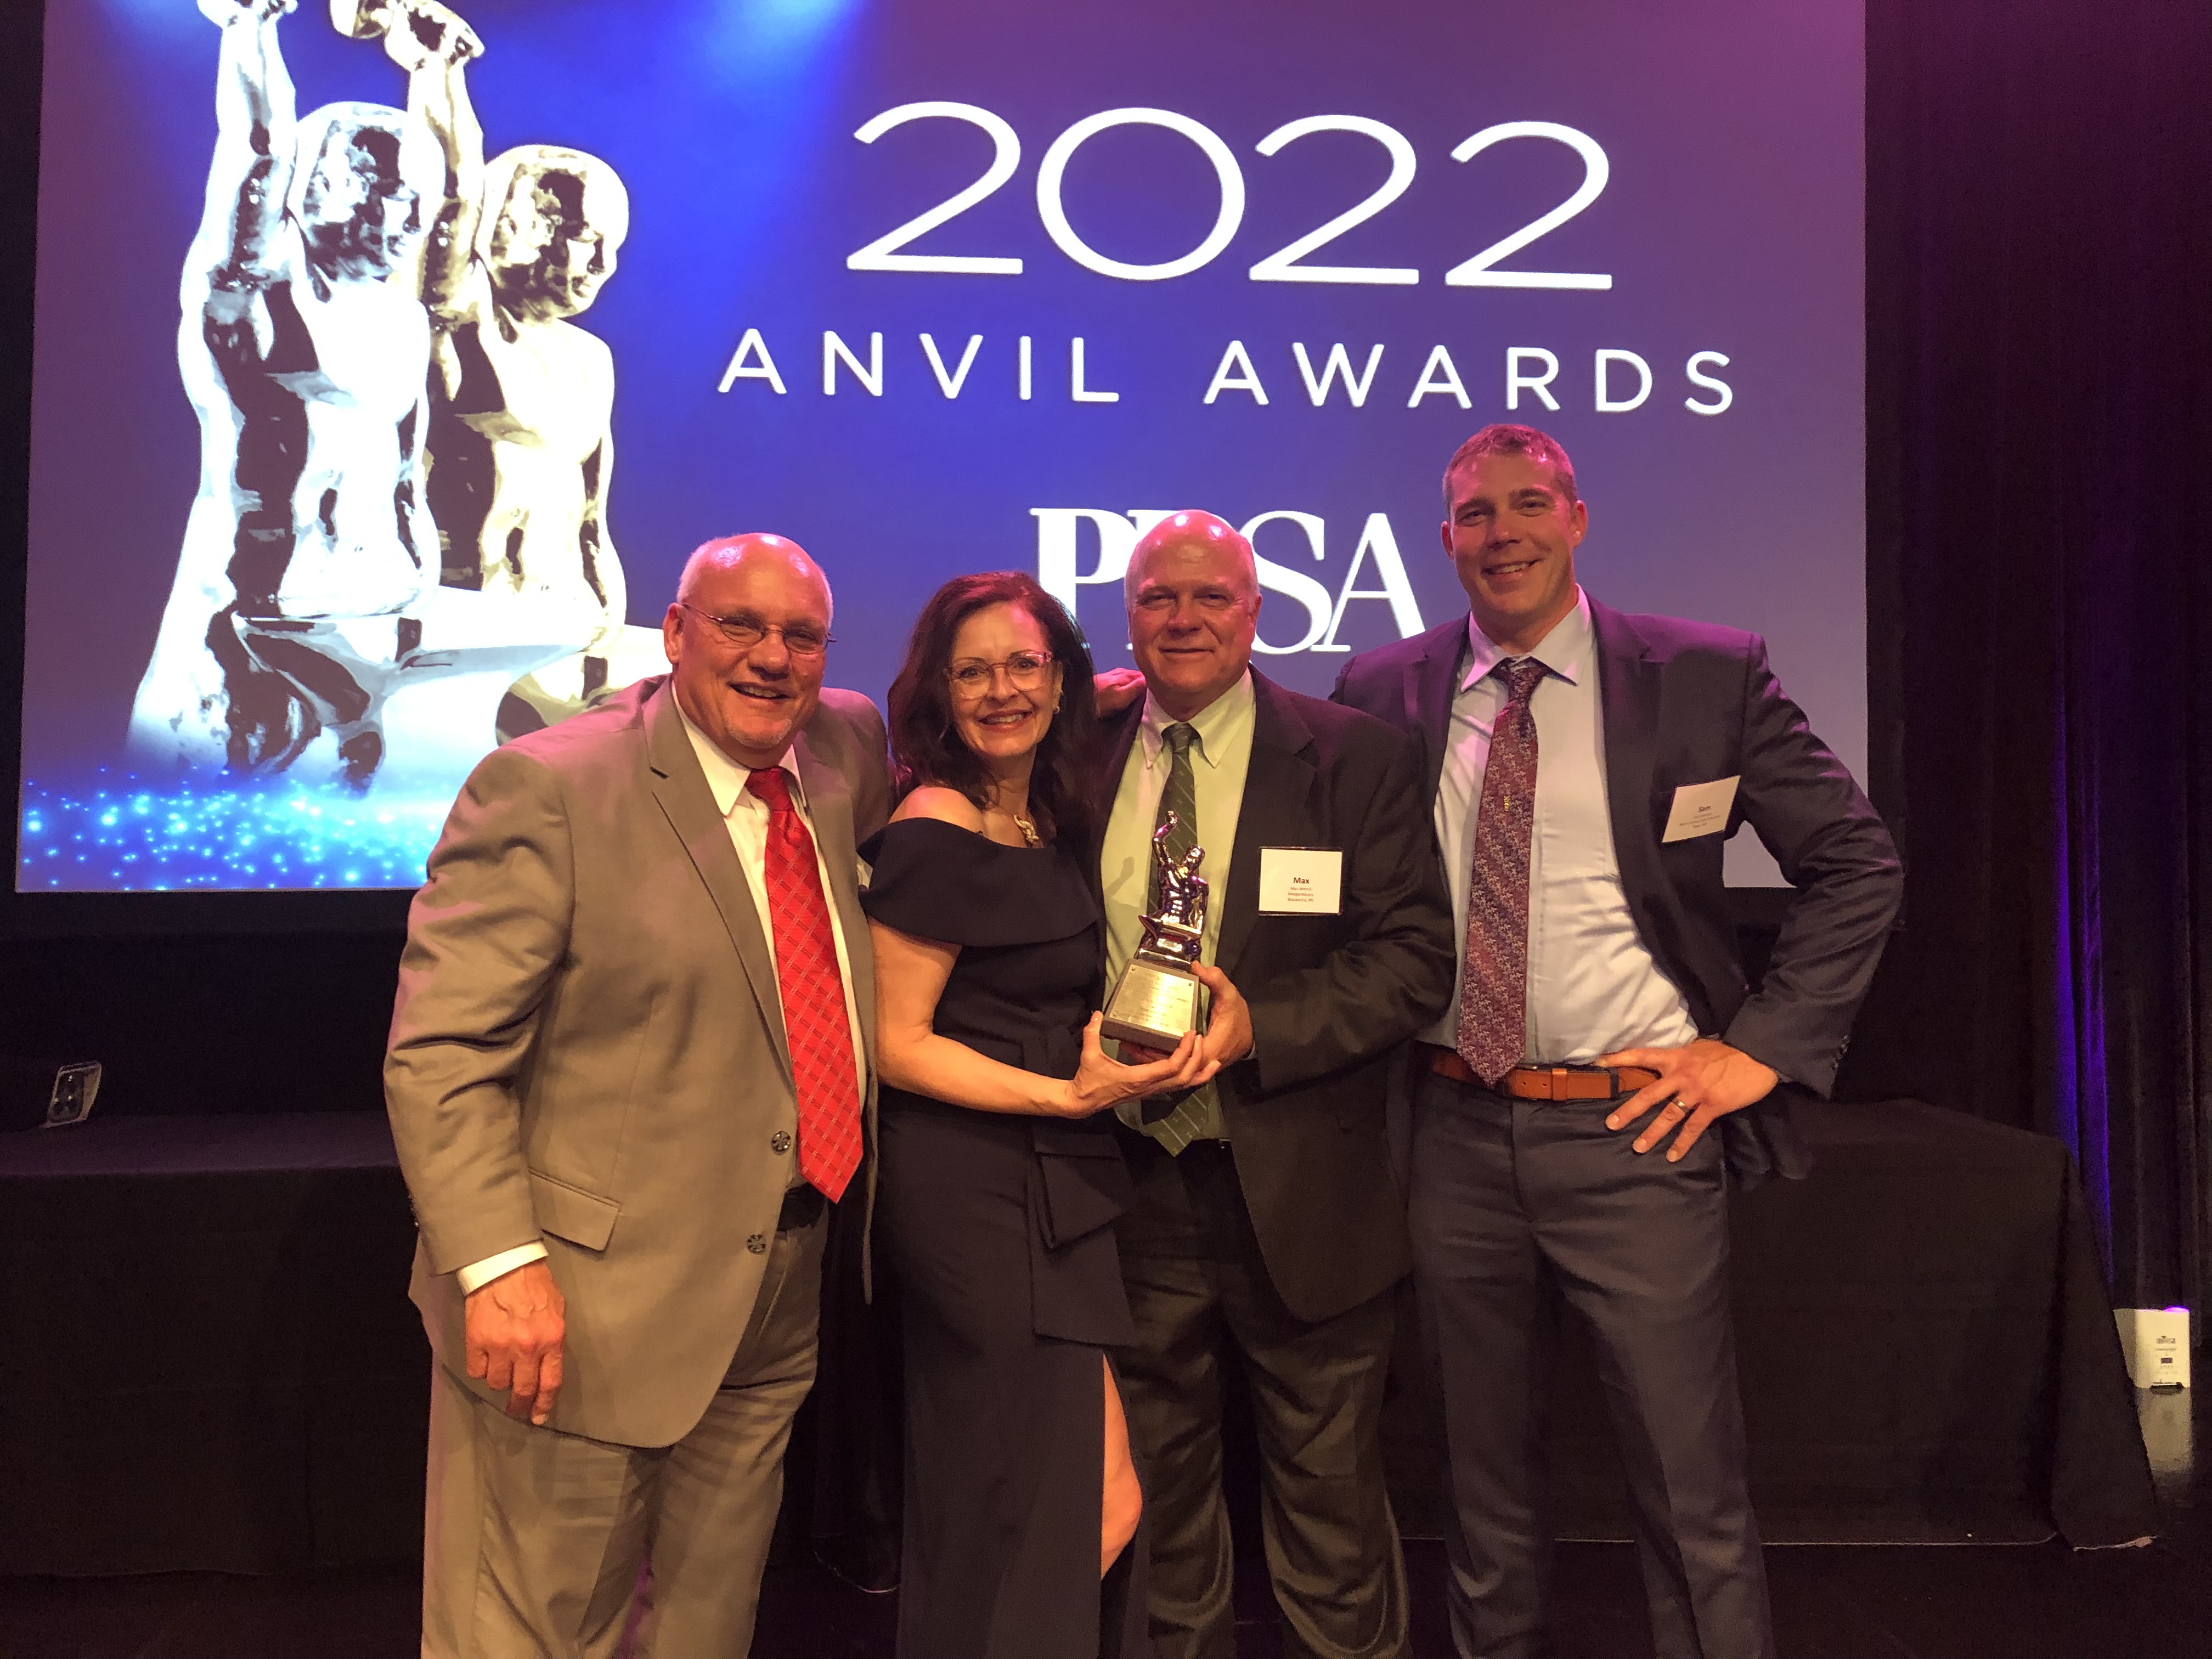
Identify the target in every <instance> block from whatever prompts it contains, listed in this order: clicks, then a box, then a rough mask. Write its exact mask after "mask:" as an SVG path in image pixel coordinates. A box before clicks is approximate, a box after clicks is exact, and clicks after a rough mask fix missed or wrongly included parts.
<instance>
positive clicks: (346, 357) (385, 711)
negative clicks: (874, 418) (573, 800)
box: [127, 0, 658, 797]
mask: <svg viewBox="0 0 2212 1659" xmlns="http://www.w3.org/2000/svg"><path fill="white" fill-rule="evenodd" d="M200 9H201V10H202V12H203V13H204V15H207V16H208V17H209V18H210V20H211V21H214V22H215V23H216V25H217V26H218V27H220V28H221V29H222V51H221V57H220V60H219V67H218V71H217V82H216V150H215V155H214V159H213V162H212V165H211V167H210V173H209V179H208V185H207V194H206V203H205V210H204V216H203V218H202V221H201V225H200V229H199V233H198V234H197V237H196V238H195V240H194V241H193V244H192V246H191V252H190V253H189V254H188V255H187V257H186V260H185V274H184V280H183V286H182V293H181V300H182V308H183V319H182V326H181V328H180V330H179V339H178V356H179V364H180V367H181V368H182V371H183V377H184V381H185V390H186V392H187V393H188V394H189V396H190V398H191V402H192V405H193V408H194V410H196V412H197V414H198V416H199V420H200V428H201V468H202V474H201V483H200V489H199V492H198V495H197V497H196V499H195V501H194V502H193V505H192V511H191V517H190V519H189V520H188V522H187V526H186V529H185V544H184V548H183V550H182V553H181V556H180V557H179V561H178V565H177V569H176V574H175V578H174V581H173V586H172V589H171V592H170V597H169V600H168V604H167V608H166V610H165V611H164V614H163V617H162V622H161V630H160V633H159V635H158V636H157V639H156V642H155V648H154V652H153V656H152V659H151V660H150V662H149V664H148V665H147V668H146V671H145V674H144V676H143V679H142V681H141V683H140V685H139V689H138V693H137V698H136V701H135V703H134V706H133V708H132V714H131V730H130V738H129V744H128V750H127V755H128V759H129V761H130V763H131V765H132V767H133V769H134V770H137V771H139V772H141V773H150V774H154V775H163V774H167V775H176V774H179V773H182V774H192V773H228V774H229V775H233V776H238V775H247V776H254V775H274V774H284V775H289V776H290V777H293V778H295V779H298V780H300V781H306V782H310V783H337V784H342V785H345V786H349V787H352V788H354V789H356V790H365V789H367V788H368V787H371V786H372V785H376V786H378V787H380V788H381V787H385V786H387V785H389V786H392V787H398V788H401V789H403V790H404V791H405V792H406V793H408V794H410V796H423V797H435V796H438V795H441V794H442V795H445V796H447V797H450V795H451V794H452V793H453V790H455V789H456V788H458V787H459V783H460V781H461V779H462V778H463V777H464V776H465V775H466V774H467V772H468V771H469V769H471V767H472V766H473V765H474V764H475V763H476V762H477V760H478V759H480V758H481V757H483V754H484V753H485V751H486V750H489V749H490V748H491V747H492V746H493V745H494V744H495V743H496V742H498V741H499V738H500V735H501V733H500V732H499V729H498V723H499V714H500V710H501V707H502V705H505V704H509V702H510V697H511V694H512V693H513V690H514V689H515V687H516V683H517V682H518V681H520V682H522V683H523V684H524V685H525V686H526V687H528V688H529V689H530V691H531V692H532V693H534V694H535V695H531V696H528V699H527V703H517V704H514V705H513V706H515V707H519V708H520V707H527V706H528V704H535V705H536V707H535V708H534V709H532V711H531V718H530V719H529V720H527V721H526V722H525V723H526V724H528V725H532V726H534V725H542V724H544V723H546V721H547V720H552V719H557V718H560V717H561V716H562V715H563V714H568V713H573V712H574V711H575V710H576V709H577V708H582V707H583V706H585V704H586V702H587V701H588V699H589V698H590V696H591V695H592V693H594V692H600V691H604V690H606V689H610V681H611V679H613V678H614V676H613V675H612V674H611V671H610V669H609V666H608V664H609V659H611V658H614V657H617V656H618V655H619V652H618V646H619V643H620V641H621V640H622V638H623V604H624V590H623V581H622V574H621V569H620V566H619V564H618V563H617V561H616V559H615V556H614V553H613V550H612V548H611V546H609V545H608V544H607V543H606V539H605V530H604V522H605V489H606V475H607V450H608V443H607V429H608V424H609V416H610V411H611V406H612V401H613V385H614V376H613V368H612V364H611V356H610V354H609V353H608V351H607V349H606V348H605V345H604V344H603V343H601V342H599V340H598V339H596V338H594V337H592V336H590V335H588V334H586V333H585V332H584V331H581V330H580V329H577V328H575V327H574V325H570V324H568V323H567V322H566V321H565V320H563V319H565V317H567V316H568V315H569V314H573V313H574V312H577V311H580V310H582V309H583V308H584V307H586V305H588V304H589V303H590V301H591V298H592V294H593V292H594V291H595V290H596V288H597V286H598V283H599V282H600V281H603V280H604V278H605V275H606V274H607V272H609V271H610V270H611V269H612V267H613V258H614V249H615V247H616V246H617V245H618V244H619V242H620V240H621V239H622V235H623V231H624V230H625V228H627V222H628V202H627V200H626V198H625V197H624V194H623V187H622V185H621V182H620V181H619V180H618V179H616V178H615V176H614V174H613V173H612V171H611V169H609V168H607V167H605V164H604V163H600V162H598V161H593V160H592V158H591V157H588V156H585V155H580V154H578V153H576V152H574V151H567V150H556V149H550V148H548V147H529V148H526V149H520V150H515V151H510V152H509V153H508V154H507V155H505V156H502V157H501V159H500V163H499V165H498V166H496V167H495V168H494V169H493V178H494V181H495V187H496V191H497V195H496V198H495V199H494V198H491V197H487V196H486V194H485V193H484V175H485V168H484V164H483V135H482V131H481V129H480V128H479V126H478V125H477V118H476V115H475V113H474V111H473V109H472V108H471V105H470V102H469V98H468V94H467V88H466V85H465V65H466V64H468V63H469V62H470V61H471V60H472V59H474V58H477V57H479V56H481V55H482V53H483V46H482V44H481V42H480V41H479V40H477V36H476V34H475V33H474V32H473V31H472V30H471V28H470V27H469V26H468V25H467V24H466V23H465V22H464V21H462V20H461V18H460V17H459V16H458V15H456V14H455V13H454V12H453V11H452V10H451V9H448V8H447V7H446V6H444V5H442V4H440V3H437V0H332V3H331V21H332V23H333V24H334V25H335V26H336V27H337V30H338V32H339V33H343V34H346V35H349V36H351V37H353V38H355V39H358V40H377V41H380V42H381V44H382V45H383V47H384V49H385V52H386V56H387V57H388V58H390V59H391V60H392V62H393V63H395V64H398V66H399V67H400V68H401V69H402V70H404V71H405V72H406V75H407V84H408V95H407V108H406V109H405V110H404V111H403V110H398V109H394V108H392V107H390V106H385V105H380V104H371V103H358V102H346V103H337V104H330V105H326V106H324V107H322V108H320V109H318V110H316V111H314V112H313V113H311V114H309V115H307V116H306V117H304V118H301V117H298V116H297V115H296V114H295V109H294V101H295V100H294V94H293V90H292V84H291V81H290V77H289V75H288V73H287V71H286V69H285V66H284V60H283V53H282V50H281V45H280V40H279V29H280V22H281V20H283V17H284V16H285V15H286V14H287V13H289V11H290V10H291V9H292V7H291V3H290V0H200ZM441 469H442V470H443V473H444V476H443V477H441ZM441 505H443V506H445V507H447V509H448V510H449V511H451V512H452V513H453V514H454V515H455V518H456V526H455V527H453V528H447V527H444V526H441V525H440V523H439V522H438V520H437V509H438V507H440V506H441ZM632 631H633V632H639V631H642V630H632ZM657 637H658V635H655V638H656V639H657ZM587 652H590V653H595V654H593V655H592V656H590V657H588V658H587V657H586V653H587ZM633 654H634V653H633ZM561 664H565V665H566V668H565V671H561V672H558V673H556V672H555V671H554V665H561ZM655 665H657V664H653V665H648V666H647V668H645V669H641V670H637V671H633V672H630V673H629V675H628V676H627V677H626V678H629V679H635V678H637V673H638V672H641V671H650V667H651V666H655ZM540 672H546V673H548V674H549V675H550V676H551V677H552V678H554V679H555V681H556V684H554V685H553V686H552V687H543V688H542V687H541V686H540V684H539V682H538V681H537V680H535V679H533V678H532V676H534V675H537V674H538V673H540Z"/></svg>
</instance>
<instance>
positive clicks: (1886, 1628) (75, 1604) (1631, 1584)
mask: <svg viewBox="0 0 2212 1659" xmlns="http://www.w3.org/2000/svg"><path fill="white" fill-rule="evenodd" d="M2136 1398H2137V1401H2138V1405H2139V1407H2140V1410H2141V1413H2142V1422H2143V1431H2144V1439H2145V1440H2146V1441H2147V1442H2148V1444H2149V1448H2150V1453H2151V1462H2152V1465H2153V1468H2154V1473H2155V1474H2156V1477H2157V1480H2158V1486H2159V1497H2160V1504H2161V1507H2162V1509H2163V1510H2164V1511H2165V1514H2166V1530H2165V1532H2164V1534H2163V1535H2161V1536H2160V1539H2159V1541H2157V1542H2156V1543H2155V1544H2154V1545H2152V1546H2150V1547H2148V1548H2144V1549H2128V1550H2106V1551H2098V1552H2093V1553H2075V1552H2074V1551H2071V1550H2069V1549H2068V1548H2067V1547H2065V1546H2063V1544H2059V1543H2056V1542H2053V1543H2047V1544H2038V1545H2032V1546H2023V1547H2009V1548H1984V1547H1919V1548H1912V1547H1894V1546H1881V1547H1838V1546H1831V1545H1822V1546H1817V1547H1814V1546H1805V1547H1786V1548H1774V1549H1770V1550H1769V1551H1768V1552H1767V1571H1768V1574H1769V1577H1770V1578H1771V1582H1772V1584H1773V1595H1774V1610H1775V1619H1776V1624H1777V1626H1778V1637H1779V1642H1780V1646H1781V1650H1782V1652H1783V1653H1784V1655H1786V1656H1788V1659H2154V1656H2155V1659H2212V1390H2208V1389H2202V1388H2200V1389H2195V1390H2192V1391H2191V1393H2189V1394H2184V1395H2137V1397H2136ZM2192 1446H2193V1448H2194V1453H2193V1455H2192ZM1407 1565H1408V1567H1409V1569H1410V1571H1411V1575H1412V1578H1413V1651H1414V1653H1415V1655H1416V1656H1418V1659H1450V1656H1451V1641H1450V1638H1449V1635H1448V1633H1447V1632H1446V1630H1445V1627H1444V1622H1443V1584H1442V1580H1443V1549H1442V1547H1440V1546H1438V1545H1436V1544H1433V1543H1415V1544H1412V1545H1409V1546H1408V1547H1407ZM1558 1583H1559V1607H1560V1620H1559V1622H1560V1630H1559V1637H1560V1650H1559V1653H1560V1659H1635V1656H1637V1655H1639V1654H1648V1653H1649V1652H1650V1638H1649V1637H1648V1636H1647V1635H1646V1633H1645V1626H1644V1608H1643V1593H1642V1589H1641V1586H1640V1584H1639V1583H1638V1577H1637V1571H1636V1560H1635V1556H1634V1554H1633V1553H1632V1551H1631V1550H1630V1549H1629V1548H1628V1547H1627V1546H1626V1545H1620V1544H1570V1545H1564V1546H1562V1547H1561V1552H1560V1561H1559V1578H1558ZM416 1595H417V1583H416V1577H415V1575H414V1574H413V1573H412V1572H411V1571H405V1570H374V1571H363V1570H349V1571H330V1572H323V1573H317V1574H309V1575H301V1576H297V1577H268V1578H240V1577H224V1576H222V1575H220V1574H215V1573H166V1574H158V1575H154V1576H151V1577H135V1578H91V1579H87V1578H71V1579H58V1578H0V1659H264V1656H267V1659H292V1656H295V1655H302V1654H313V1655H314V1656H315V1659H414V1656H415V1655H416V1652H417V1651H418V1648H417V1638H416ZM1237 1604H1238V1613H1239V1621H1238V1630H1237V1651H1238V1655H1239V1659H1276V1656H1277V1655H1278V1654H1279V1651H1280V1649H1279V1646H1278V1644H1277V1642H1276V1638H1275V1630H1274V1624H1273V1613H1272V1608H1271V1606H1270V1604H1269V1598H1268V1593H1267V1582H1266V1577H1265V1575H1264V1573H1263V1572H1261V1571H1260V1570H1259V1569H1258V1567H1257V1566H1256V1564H1254V1563H1251V1562H1249V1561H1248V1562H1247V1563H1246V1564H1245V1565H1244V1566H1243V1569H1242V1571H1240V1572H1239V1574H1238V1579H1237ZM895 1607H896V1601H895V1598H894V1597H893V1596H890V1595H880V1596H872V1595H862V1594H861V1593H860V1591H858V1590H854V1589H850V1588H849V1587H848V1586H847V1585H845V1584H844V1583H842V1582H840V1581H839V1580H838V1579H836V1578H835V1577H832V1576H831V1575H830V1574H829V1573H828V1572H826V1571H823V1570H821V1569H820V1568H817V1567H814V1566H811V1565H796V1566H787V1567H779V1568H776V1569H775V1570H773V1571H771V1572H770V1573H769V1581H768V1584H767V1588H766V1593H765V1595H764V1597H763V1607H762V1610H761V1613H762V1616H761V1628H760V1635H759V1638H758V1640H757V1642H756V1644H754V1649H753V1653H754V1659H833V1656H834V1659H890V1652H891V1631H892V1626H893V1620H894V1613H895Z"/></svg>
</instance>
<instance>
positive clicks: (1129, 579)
mask: <svg viewBox="0 0 2212 1659" xmlns="http://www.w3.org/2000/svg"><path fill="white" fill-rule="evenodd" d="M1161 556H1167V557H1169V558H1170V559H1177V560H1179V559H1188V557H1191V556H1200V557H1203V558H1205V559H1206V560H1207V561H1209V562H1212V561H1215V560H1218V559H1227V560H1231V561H1234V562H1235V563H1236V565H1237V570H1238V572H1239V573H1240V575H1241V580H1242V581H1243V591H1244V592H1246V593H1248V594H1249V595H1250V596H1251V597H1252V598H1253V599H1255V600H1256V599H1258V598H1259V593H1260V567H1259V564H1258V562H1256V561H1255V558H1254V556H1253V552H1252V544H1251V543H1250V542H1249V541H1248V540H1246V539H1245V537H1244V532H1243V531H1241V530H1239V529H1237V526H1235V525H1233V524H1231V523H1230V522H1229V520H1226V519H1222V518H1217V517H1216V516H1215V515H1214V514H1212V513H1205V512H1200V511H1199V510H1198V509H1196V508H1192V509H1190V510H1188V511H1186V512H1182V513H1169V514H1168V516H1167V517H1166V518H1164V519H1162V520H1160V521H1159V522H1158V524H1156V525H1154V526H1152V528H1151V529H1150V530H1148V531H1146V532H1145V533H1144V535H1143V536H1142V537H1141V538H1139V540H1138V542H1137V544H1136V546H1135V547H1134V548H1133V549H1132V550H1130V553H1129V568H1128V569H1127V572H1125V573H1124V574H1123V575H1122V577H1121V593H1122V597H1123V598H1124V599H1127V602H1128V603H1129V604H1130V605H1135V604H1136V602H1137V592H1138V590H1139V588H1141V587H1142V586H1144V581H1145V573H1146V571H1147V570H1149V569H1150V568H1152V563H1153V562H1154V560H1155V559H1157V558H1159V557H1161Z"/></svg>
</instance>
